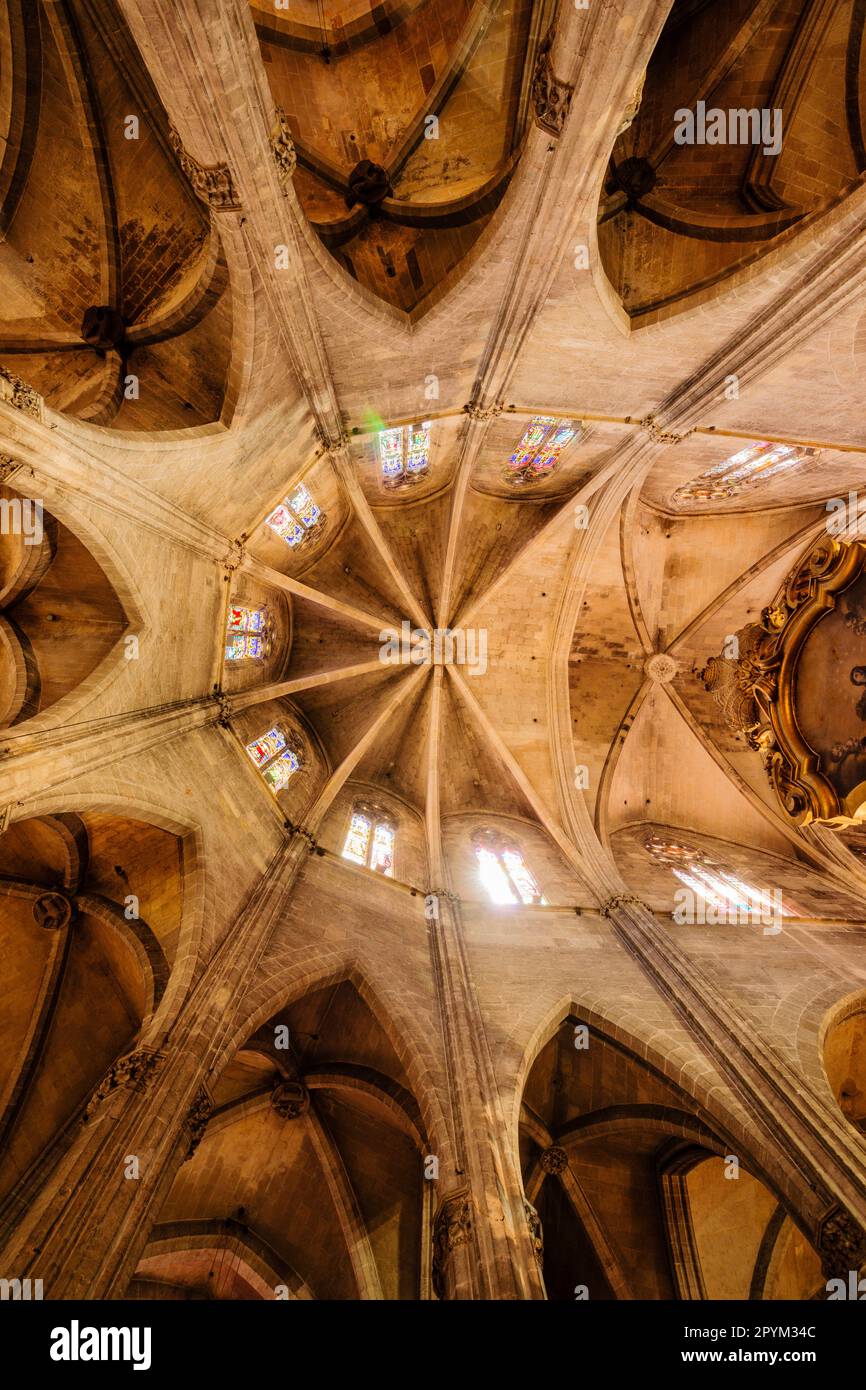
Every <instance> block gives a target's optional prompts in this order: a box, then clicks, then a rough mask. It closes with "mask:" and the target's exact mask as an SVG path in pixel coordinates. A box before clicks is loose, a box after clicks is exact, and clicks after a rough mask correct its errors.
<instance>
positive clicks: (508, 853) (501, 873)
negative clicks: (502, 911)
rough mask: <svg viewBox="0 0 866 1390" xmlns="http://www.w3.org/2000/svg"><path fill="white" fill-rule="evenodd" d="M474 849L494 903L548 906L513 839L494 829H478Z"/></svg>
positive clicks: (483, 879) (486, 887)
mask: <svg viewBox="0 0 866 1390" xmlns="http://www.w3.org/2000/svg"><path fill="white" fill-rule="evenodd" d="M473 848H474V850H475V857H476V859H477V861H478V872H479V876H480V878H481V884H482V887H483V888H484V890H485V892H486V893H487V896H488V897H489V898H490V901H491V902H493V903H498V904H503V905H504V904H506V903H525V904H526V905H527V906H529V905H531V904H535V905H537V906H542V907H543V906H545V905H546V904H545V900H544V897H543V896H542V893H541V889H540V888H539V886H538V884H537V883H536V881H535V877H534V875H533V874H532V871H531V870H530V868H529V866H528V864H527V863H526V860H525V859H524V858H523V854H522V853H521V851H520V849H519V848H518V846H517V845H516V844H514V842H513V841H511V840H508V839H506V838H505V837H504V836H502V835H500V834H499V833H498V831H495V830H479V831H477V832H476V834H475V835H474V836H473Z"/></svg>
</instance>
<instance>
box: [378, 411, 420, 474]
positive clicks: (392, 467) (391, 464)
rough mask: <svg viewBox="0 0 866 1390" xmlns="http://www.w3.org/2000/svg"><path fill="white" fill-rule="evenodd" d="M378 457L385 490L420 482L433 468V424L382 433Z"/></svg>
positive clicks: (380, 433)
mask: <svg viewBox="0 0 866 1390" xmlns="http://www.w3.org/2000/svg"><path fill="white" fill-rule="evenodd" d="M379 458H380V461H381V464H382V480H383V482H384V484H385V486H386V487H390V488H393V487H403V486H406V485H407V484H409V485H411V484H412V483H415V482H417V481H418V479H419V478H421V477H423V475H424V474H425V473H426V472H427V470H428V468H429V466H430V421H429V420H425V421H424V422H423V423H422V424H420V425H398V426H396V427H395V428H393V429H389V430H380V431H379Z"/></svg>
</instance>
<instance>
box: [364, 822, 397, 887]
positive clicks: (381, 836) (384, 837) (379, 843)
mask: <svg viewBox="0 0 866 1390" xmlns="http://www.w3.org/2000/svg"><path fill="white" fill-rule="evenodd" d="M370 868H371V869H374V870H375V872H376V873H379V874H386V875H387V877H388V878H390V877H391V876H392V874H393V872H394V831H393V830H392V828H391V826H390V825H384V824H382V822H381V821H380V822H379V824H378V825H377V826H376V829H375V830H374V832H373V853H372V854H371V856H370Z"/></svg>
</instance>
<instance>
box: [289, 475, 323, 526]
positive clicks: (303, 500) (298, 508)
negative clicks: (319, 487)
mask: <svg viewBox="0 0 866 1390" xmlns="http://www.w3.org/2000/svg"><path fill="white" fill-rule="evenodd" d="M289 506H290V507H291V509H292V511H293V512H294V514H295V516H296V517H297V519H298V520H299V521H300V522H301V523H302V525H304V526H306V527H307V528H309V527H310V526H315V524H316V522H317V521H318V519H319V517H320V516H321V515H322V512H321V508H320V507H318V506H317V505H316V503H315V502H314V501H313V499H312V497H311V496H310V494H309V492H308V491H307V489H306V488H305V487H304V485H303V483H301V484H300V486H299V487H297V488H296V489H295V492H294V493H293V495H292V496H291V497H290V498H289Z"/></svg>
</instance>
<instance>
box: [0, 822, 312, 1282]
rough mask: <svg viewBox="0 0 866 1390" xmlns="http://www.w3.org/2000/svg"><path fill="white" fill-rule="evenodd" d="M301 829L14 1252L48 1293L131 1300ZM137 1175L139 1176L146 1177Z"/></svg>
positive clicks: (10, 1254)
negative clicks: (127, 1295)
mask: <svg viewBox="0 0 866 1390" xmlns="http://www.w3.org/2000/svg"><path fill="white" fill-rule="evenodd" d="M309 849H310V845H309V841H308V838H307V837H305V835H303V834H300V833H298V834H295V835H293V836H292V838H291V839H290V840H289V841H288V842H287V844H286V845H285V846H284V847H283V848H282V849H281V850H280V851H279V853H278V854H277V856H276V857H275V859H274V860H273V862H272V864H271V866H270V868H269V870H268V872H267V873H266V874H265V875H264V876H263V877H262V879H261V881H260V883H259V884H258V886H257V887H256V889H255V891H254V893H253V895H252V897H251V899H250V901H249V903H248V904H247V907H246V908H245V909H244V911H243V913H242V914H241V916H240V918H239V919H238V922H237V924H236V926H235V927H234V929H233V930H231V931H230V932H229V933H228V934H227V935H226V937H225V938H224V939H223V941H222V942H221V944H220V946H219V947H218V948H217V950H216V951H215V953H214V955H213V957H212V958H211V960H210V961H209V962H208V964H207V969H206V970H205V971H204V973H203V975H202V977H201V979H200V980H199V982H198V984H197V985H195V986H194V987H193V989H192V990H191V992H190V995H189V997H188V999H187V1001H186V1003H185V1005H184V1007H183V1009H182V1010H181V1012H180V1014H179V1015H178V1018H177V1020H176V1022H175V1023H174V1024H173V1025H172V1026H171V1028H170V1030H169V1032H168V1034H167V1035H166V1036H165V1037H164V1038H162V1039H157V1040H154V1041H153V1042H148V1041H145V1042H144V1043H143V1044H142V1045H140V1046H139V1047H137V1048H136V1049H135V1050H134V1051H133V1052H131V1053H129V1054H128V1055H127V1056H125V1057H121V1058H120V1059H119V1060H118V1061H117V1062H115V1063H114V1065H113V1066H112V1067H111V1069H110V1070H109V1072H108V1074H107V1075H106V1076H105V1078H104V1079H103V1081H102V1082H101V1083H100V1085H99V1087H98V1088H97V1090H96V1092H95V1093H94V1095H93V1097H92V1098H91V1100H90V1102H89V1103H88V1105H87V1107H86V1109H85V1113H84V1117H83V1119H82V1121H80V1122H79V1130H78V1133H77V1135H76V1137H75V1138H74V1140H73V1142H72V1143H71V1145H70V1146H69V1148H68V1149H67V1151H66V1153H65V1154H64V1156H63V1158H62V1159H61V1160H60V1162H59V1164H58V1165H57V1167H56V1168H55V1169H54V1170H53V1172H52V1173H51V1174H50V1176H49V1178H48V1179H47V1181H46V1182H45V1184H44V1186H43V1187H42V1189H41V1191H40V1192H39V1194H38V1196H37V1197H36V1199H35V1201H33V1202H32V1205H31V1206H30V1208H29V1210H28V1211H27V1213H26V1214H25V1215H24V1217H23V1219H22V1220H21V1222H20V1224H19V1225H18V1226H17V1227H16V1229H15V1230H14V1231H13V1233H12V1235H11V1237H10V1238H9V1240H8V1241H7V1243H6V1245H5V1247H4V1248H3V1250H2V1252H0V1271H3V1272H4V1275H5V1277H8V1278H13V1277H21V1278H24V1277H27V1276H30V1277H34V1278H39V1279H42V1281H43V1285H44V1290H45V1297H46V1298H48V1299H62V1298H111V1297H122V1296H123V1293H124V1290H125V1288H126V1285H127V1282H128V1280H129V1278H130V1277H131V1275H132V1272H133V1270H134V1268H135V1265H136V1263H137V1261H138V1258H139V1255H140V1253H141V1251H142V1249H143V1248H144V1246H145V1244H146V1242H147V1238H148V1235H149V1232H150V1229H151V1227H152V1225H153V1222H154V1221H155V1220H156V1218H157V1216H158V1213H159V1208H160V1205H161V1203H162V1202H163V1200H164V1199H165V1197H166V1196H167V1194H168V1191H169V1189H170V1187H171V1184H172V1182H173V1180H174V1177H175V1174H176V1172H177V1170H178V1168H179V1167H180V1165H181V1163H182V1162H183V1161H184V1159H185V1158H186V1157H188V1156H189V1155H190V1153H191V1152H192V1151H193V1150H194V1148H195V1145H196V1144H197V1142H198V1140H199V1139H200V1138H201V1135H202V1133H203V1131H204V1127H205V1125H206V1123H207V1118H208V1115H209V1113H210V1108H211V1107H210V1098H209V1096H208V1093H207V1089H206V1083H207V1078H208V1075H209V1073H210V1070H211V1068H212V1067H213V1065H214V1063H215V1062H216V1061H217V1059H218V1058H219V1057H220V1053H221V1049H222V1047H223V1045H224V1043H225V1039H226V1038H227V1036H229V1035H230V1032H231V1029H232V1024H233V1019H234V1016H235V1011H236V1008H237V1006H238V1005H239V1004H240V1002H241V1001H242V999H243V996H244V991H245V987H246V985H247V984H248V982H249V981H250V980H251V979H252V978H253V976H254V974H255V971H256V969H257V966H258V963H259V960H260V958H261V955H262V953H263V951H264V949H265V946H266V945H267V942H268V939H269V938H270V935H271V932H272V930H273V928H274V927H275V925H276V923H277V922H278V921H279V918H280V915H281V913H282V912H283V910H284V908H285V904H286V902H287V900H288V898H289V896H290V894H291V892H292V888H293V886H294V883H295V880H296V878H297V876H298V873H299V871H300V868H301V866H302V864H303V862H304V860H305V858H306V855H307V854H308V853H309ZM136 1174H137V1176H136Z"/></svg>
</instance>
